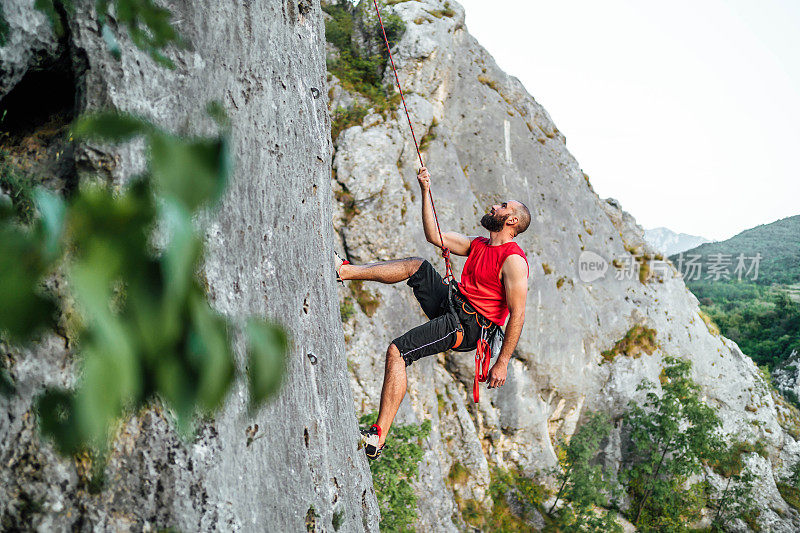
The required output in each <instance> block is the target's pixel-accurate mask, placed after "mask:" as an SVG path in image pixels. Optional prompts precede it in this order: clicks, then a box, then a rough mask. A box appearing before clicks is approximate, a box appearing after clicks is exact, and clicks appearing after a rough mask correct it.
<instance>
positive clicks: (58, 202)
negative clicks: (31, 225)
mask: <svg viewBox="0 0 800 533" xmlns="http://www.w3.org/2000/svg"><path fill="white" fill-rule="evenodd" d="M34 199H35V202H36V208H37V209H38V210H39V214H40V215H41V228H42V230H43V232H44V251H45V254H46V255H47V256H48V257H49V258H52V259H55V257H56V256H57V255H58V253H59V249H60V248H61V236H62V234H63V233H64V217H65V214H66V210H67V209H66V206H65V205H64V200H62V198H61V196H59V195H57V194H55V193H53V192H50V191H48V190H47V189H45V188H44V187H37V188H36V192H35V193H34Z"/></svg>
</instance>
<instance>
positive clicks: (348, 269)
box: [339, 257, 423, 283]
mask: <svg viewBox="0 0 800 533" xmlns="http://www.w3.org/2000/svg"><path fill="white" fill-rule="evenodd" d="M422 261H423V259H422V258H421V257H407V258H406V259H394V260H392V261H379V262H377V263H370V264H368V265H342V266H341V267H340V268H339V276H340V277H341V278H342V279H344V280H348V279H351V280H352V279H363V280H366V281H378V282H380V283H397V282H400V281H405V280H407V279H408V278H410V277H411V276H413V275H414V272H416V271H417V270H419V267H420V265H422Z"/></svg>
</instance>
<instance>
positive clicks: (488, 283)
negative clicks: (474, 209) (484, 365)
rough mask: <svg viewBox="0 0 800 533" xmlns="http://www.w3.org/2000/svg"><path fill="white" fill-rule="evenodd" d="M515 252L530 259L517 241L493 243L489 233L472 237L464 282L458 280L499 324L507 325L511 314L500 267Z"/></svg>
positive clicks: (475, 304)
mask: <svg viewBox="0 0 800 533" xmlns="http://www.w3.org/2000/svg"><path fill="white" fill-rule="evenodd" d="M514 254H517V255H521V256H522V258H523V259H525V263H526V264H527V263H528V258H527V257H526V256H525V252H523V251H522V248H520V247H519V245H518V244H517V243H515V242H514V241H510V242H507V243H505V244H501V245H499V246H489V239H487V238H486V237H476V238H475V239H472V243H471V244H470V245H469V252H468V254H467V255H468V257H467V262H466V264H464V271H463V272H462V273H461V283H459V284H458V289H459V290H460V291H461V293H462V294H463V295H464V296H466V297H467V300H469V303H470V304H472V306H473V307H474V308H475V309H477V310H478V311H479V312H480V313H481V314H482V315H483V316H485V317H486V318H488V319H489V320H491V321H492V322H494V323H495V324H497V325H499V326H502V325H504V324H505V323H506V318H508V305H507V304H506V289H505V287H504V286H503V284H502V282H501V281H500V270H501V269H502V268H503V262H504V261H505V260H506V258H507V257H508V256H509V255H514ZM528 276H530V267H529V268H528Z"/></svg>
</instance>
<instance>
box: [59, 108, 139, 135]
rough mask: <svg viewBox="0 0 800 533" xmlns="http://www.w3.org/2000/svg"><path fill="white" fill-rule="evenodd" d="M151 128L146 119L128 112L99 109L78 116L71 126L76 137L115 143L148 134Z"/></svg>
mask: <svg viewBox="0 0 800 533" xmlns="http://www.w3.org/2000/svg"><path fill="white" fill-rule="evenodd" d="M153 129H154V128H153V126H152V125H151V124H150V123H149V122H147V121H146V120H143V119H141V118H139V117H136V116H133V115H130V114H128V113H121V112H119V111H100V112H97V113H93V114H90V115H84V116H82V117H81V118H79V119H78V120H77V121H76V122H75V124H74V126H73V128H72V134H73V135H74V136H75V138H76V139H93V140H99V141H106V142H112V143H116V142H123V141H127V140H130V139H132V138H133V137H137V136H139V135H146V134H149V133H151V132H152V131H153Z"/></svg>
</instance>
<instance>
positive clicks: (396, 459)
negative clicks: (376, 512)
mask: <svg viewBox="0 0 800 533" xmlns="http://www.w3.org/2000/svg"><path fill="white" fill-rule="evenodd" d="M377 419H378V414H377V413H369V414H366V415H364V416H362V417H361V418H360V419H359V423H360V424H361V425H372V424H374V423H375V421H376V420H377ZM430 432H431V421H430V420H425V421H424V422H423V423H422V424H394V425H392V432H391V433H390V434H389V435H388V436H387V437H386V447H385V448H384V449H383V451H382V452H381V456H380V458H379V459H378V460H375V461H370V463H369V468H370V471H371V473H372V483H373V485H374V486H375V496H376V497H377V499H378V505H379V507H380V510H381V523H380V529H381V531H401V532H406V531H408V532H412V531H414V522H415V521H416V520H417V495H416V494H415V493H414V489H413V488H412V486H411V482H412V481H413V480H414V478H416V477H417V474H418V473H419V462H420V461H421V460H422V441H423V439H426V438H427V437H428V435H430Z"/></svg>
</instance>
